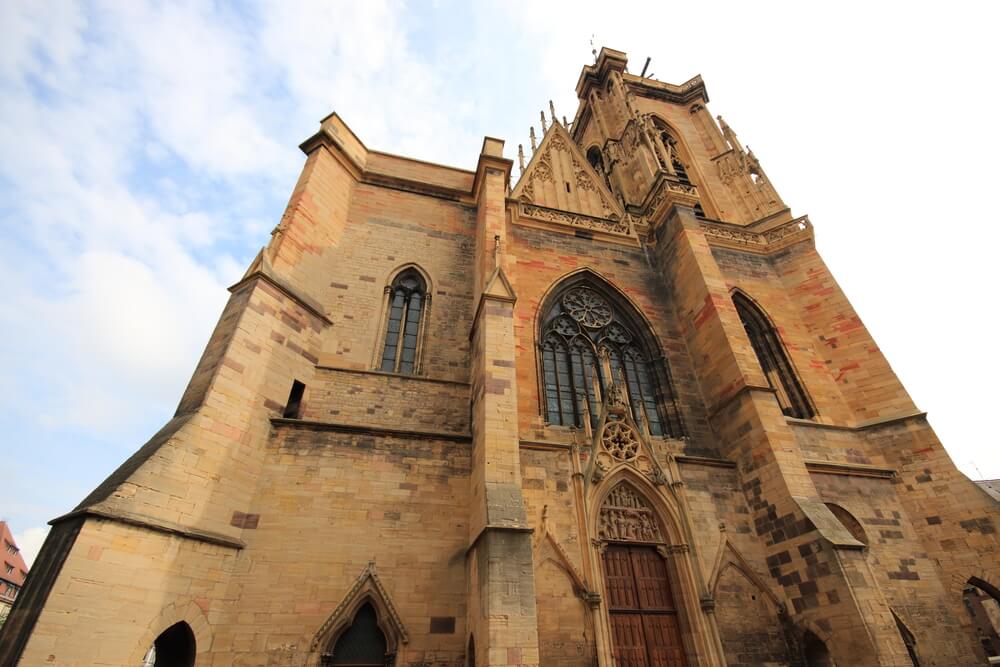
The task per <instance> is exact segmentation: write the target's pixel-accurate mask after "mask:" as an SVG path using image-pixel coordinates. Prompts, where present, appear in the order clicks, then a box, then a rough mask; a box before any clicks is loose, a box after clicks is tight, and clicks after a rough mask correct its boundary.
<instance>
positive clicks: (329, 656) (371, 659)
mask: <svg viewBox="0 0 1000 667" xmlns="http://www.w3.org/2000/svg"><path fill="white" fill-rule="evenodd" d="M388 657H389V656H387V642H386V639H385V634H384V633H383V632H382V630H381V628H379V626H378V615H377V614H376V612H375V607H373V606H372V604H371V602H366V603H365V604H364V605H363V606H362V607H361V608H360V609H358V613H357V614H355V615H354V620H353V621H351V625H350V626H349V627H348V628H347V629H346V630H344V631H343V632H342V633H341V634H340V636H339V637H337V639H336V641H335V642H334V643H333V645H332V646H331V647H330V650H328V652H327V653H326V654H324V655H323V665H324V666H325V665H342V666H345V667H384V666H385V665H387V664H391V663H390V662H389V660H388V659H387V658H388Z"/></svg>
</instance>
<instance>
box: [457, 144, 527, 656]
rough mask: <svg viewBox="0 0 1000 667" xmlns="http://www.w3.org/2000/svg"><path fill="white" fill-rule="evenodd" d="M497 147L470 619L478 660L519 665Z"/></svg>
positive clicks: (517, 503)
mask: <svg viewBox="0 0 1000 667" xmlns="http://www.w3.org/2000/svg"><path fill="white" fill-rule="evenodd" d="M502 150H503V142H502V141H499V140H497V139H490V138H487V139H486V140H485V141H484V142H483V152H482V155H480V159H479V166H478V169H477V173H476V184H475V194H476V204H477V209H478V213H477V236H476V284H475V289H474V295H475V309H476V310H475V314H474V316H473V321H472V333H471V339H472V345H471V384H472V447H473V452H472V472H471V480H470V483H471V485H472V488H471V494H470V495H471V499H472V502H471V506H470V510H469V511H470V514H471V515H470V521H469V526H470V535H469V539H470V547H469V551H468V555H467V559H468V560H467V562H468V574H469V578H468V585H469V612H468V613H469V619H468V620H469V623H468V625H469V632H470V633H472V635H473V636H474V638H475V650H476V663H475V664H476V665H489V666H497V665H526V666H527V665H538V624H537V618H536V614H535V586H534V567H533V565H532V557H531V529H530V528H529V526H528V523H527V519H526V516H525V509H524V499H523V497H522V494H521V469H520V454H519V449H518V448H519V445H518V435H517V384H516V382H517V381H516V372H515V370H516V369H515V353H516V346H515V338H514V302H515V300H516V296H515V294H514V292H513V289H512V288H511V286H510V283H509V282H508V281H507V278H506V276H505V274H504V269H503V263H504V262H503V248H504V246H505V241H506V213H505V200H506V194H507V190H506V187H507V178H508V175H509V173H510V169H511V166H512V163H511V161H510V160H505V159H504V158H503V157H502Z"/></svg>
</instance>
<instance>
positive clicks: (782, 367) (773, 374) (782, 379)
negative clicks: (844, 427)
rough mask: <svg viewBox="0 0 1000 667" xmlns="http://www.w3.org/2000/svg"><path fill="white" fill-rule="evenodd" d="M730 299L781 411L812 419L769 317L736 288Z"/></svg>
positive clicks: (804, 397)
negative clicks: (736, 290)
mask: <svg viewBox="0 0 1000 667" xmlns="http://www.w3.org/2000/svg"><path fill="white" fill-rule="evenodd" d="M733 303H734V304H735V305H736V312H737V313H738V314H739V316H740V321H741V322H742V323H743V328H744V329H745V330H746V332H747V337H748V338H749V339H750V345H751V346H752V347H753V351H754V354H756V355H757V361H758V362H759V363H760V367H761V370H763V371H764V376H765V377H766V378H767V384H768V385H769V386H770V387H771V389H774V393H775V395H776V396H777V397H778V405H780V406H781V411H782V412H783V413H784V414H785V415H786V416H788V417H795V418H798V419H812V418H813V417H814V416H816V410H815V408H813V405H812V402H811V401H810V400H809V396H808V395H807V394H806V392H805V389H804V388H803V387H802V383H801V382H799V378H798V375H797V374H796V373H795V368H794V367H793V366H792V362H791V361H790V360H789V359H788V354H786V352H785V346H784V345H783V344H782V342H781V337H780V336H779V335H778V332H777V330H776V329H775V328H774V325H772V324H771V320H770V319H768V317H767V316H766V315H765V314H764V311H762V310H761V309H760V308H759V307H758V306H757V304H755V303H754V302H753V301H751V300H750V299H749V298H748V297H746V296H745V295H743V294H740V293H739V292H737V293H735V294H733Z"/></svg>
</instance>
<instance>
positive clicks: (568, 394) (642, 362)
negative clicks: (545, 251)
mask: <svg viewBox="0 0 1000 667" xmlns="http://www.w3.org/2000/svg"><path fill="white" fill-rule="evenodd" d="M634 319H635V318H632V317H629V316H628V315H626V313H625V311H624V309H621V308H618V307H616V306H615V305H613V303H612V301H611V300H610V299H608V298H606V297H605V296H604V295H603V294H602V293H601V292H600V291H599V290H597V289H594V288H593V287H590V286H587V285H583V284H577V285H574V286H571V287H569V288H568V289H565V290H563V291H562V292H561V293H560V294H559V295H558V296H557V298H555V299H554V300H553V304H552V306H551V307H550V308H549V310H548V311H547V312H546V314H545V316H544V318H543V327H542V337H541V354H540V357H541V362H542V384H543V390H544V401H545V405H544V413H545V417H546V420H547V421H548V422H549V423H550V424H556V425H561V426H577V427H582V426H583V425H584V422H585V420H587V419H588V418H589V419H590V421H591V425H592V426H595V427H596V426H597V420H598V419H599V418H600V410H601V406H600V402H599V400H598V399H599V397H600V396H603V395H604V392H605V391H606V388H607V387H608V386H609V385H610V384H611V383H612V381H613V382H616V383H618V384H619V385H621V386H622V388H623V390H624V391H625V392H626V393H627V395H628V397H629V406H630V408H631V411H632V417H633V419H634V420H635V422H636V423H643V422H645V423H646V424H647V425H648V427H649V432H650V433H651V434H653V435H669V436H672V437H679V436H681V435H683V427H682V425H681V420H680V414H679V412H678V410H677V405H676V401H675V400H674V395H673V390H672V388H671V386H670V376H669V369H668V368H667V365H666V361H665V360H662V359H657V357H656V355H651V354H649V353H648V350H646V349H645V345H644V344H643V338H641V337H640V336H639V335H638V328H637V327H636V325H635V324H634V323H633V322H634Z"/></svg>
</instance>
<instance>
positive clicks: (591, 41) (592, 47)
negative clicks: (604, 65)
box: [590, 33, 597, 63]
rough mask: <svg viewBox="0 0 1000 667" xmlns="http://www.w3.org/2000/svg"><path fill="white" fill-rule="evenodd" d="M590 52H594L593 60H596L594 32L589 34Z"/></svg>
mask: <svg viewBox="0 0 1000 667" xmlns="http://www.w3.org/2000/svg"><path fill="white" fill-rule="evenodd" d="M590 52H591V53H593V54H594V62H595V63H596V62H597V48H596V47H595V46H594V34H593V33H591V34H590Z"/></svg>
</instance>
